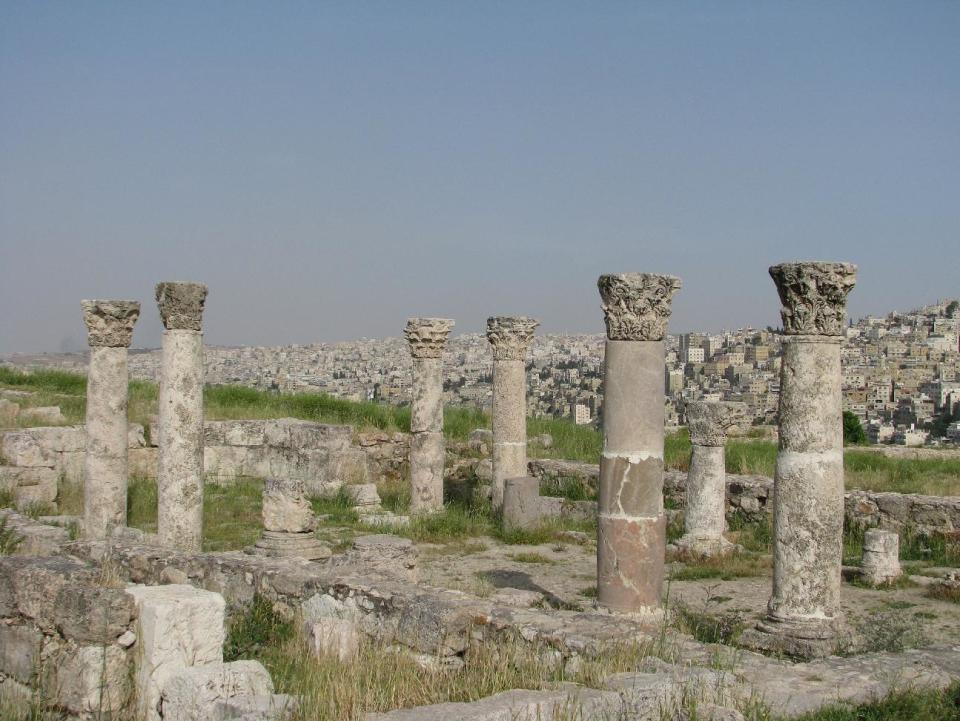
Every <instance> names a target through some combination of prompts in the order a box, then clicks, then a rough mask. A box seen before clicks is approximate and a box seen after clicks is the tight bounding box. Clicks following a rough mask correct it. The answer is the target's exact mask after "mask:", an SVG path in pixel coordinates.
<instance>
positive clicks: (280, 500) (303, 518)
mask: <svg viewBox="0 0 960 721" xmlns="http://www.w3.org/2000/svg"><path fill="white" fill-rule="evenodd" d="M263 529H264V530H263V536H262V537H261V538H260V540H259V541H257V542H256V544H254V552H255V553H258V554H260V555H263V556H272V557H296V558H306V559H308V560H311V561H315V560H317V559H320V558H329V556H330V549H329V548H327V547H326V546H325V545H324V544H322V543H320V541H319V540H317V537H316V536H315V535H314V531H315V530H316V529H317V517H316V516H315V515H314V513H313V507H312V506H311V505H310V502H309V501H308V500H307V492H306V486H305V484H304V481H303V480H300V479H288V478H268V479H267V480H266V483H265V485H264V489H263Z"/></svg>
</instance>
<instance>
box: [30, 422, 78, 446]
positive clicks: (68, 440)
mask: <svg viewBox="0 0 960 721" xmlns="http://www.w3.org/2000/svg"><path fill="white" fill-rule="evenodd" d="M26 432H27V433H29V434H30V435H31V436H32V437H33V438H34V439H36V441H37V442H38V443H39V444H40V446H41V447H42V448H44V449H45V450H47V451H50V452H53V453H78V452H84V451H86V449H87V433H86V430H85V429H84V427H83V426H53V427H49V428H28V429H26Z"/></svg>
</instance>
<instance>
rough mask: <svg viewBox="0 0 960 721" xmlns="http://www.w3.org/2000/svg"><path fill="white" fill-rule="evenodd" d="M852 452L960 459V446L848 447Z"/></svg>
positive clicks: (925, 458) (904, 457) (943, 459)
mask: <svg viewBox="0 0 960 721" xmlns="http://www.w3.org/2000/svg"><path fill="white" fill-rule="evenodd" d="M847 450H848V451H849V452H852V453H876V454H877V455H880V456H884V457H886V458H899V459H905V460H929V461H938V460H941V461H955V460H957V459H960V448H907V447H906V446H886V445H874V446H857V447H856V448H848V449H847Z"/></svg>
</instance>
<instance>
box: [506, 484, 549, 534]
mask: <svg viewBox="0 0 960 721" xmlns="http://www.w3.org/2000/svg"><path fill="white" fill-rule="evenodd" d="M539 521H540V481H539V480H537V479H536V478H533V477H531V476H521V477H519V478H507V479H505V480H504V486H503V527H504V528H505V529H507V530H512V529H517V528H532V527H533V526H535V525H536V524H537V523H539Z"/></svg>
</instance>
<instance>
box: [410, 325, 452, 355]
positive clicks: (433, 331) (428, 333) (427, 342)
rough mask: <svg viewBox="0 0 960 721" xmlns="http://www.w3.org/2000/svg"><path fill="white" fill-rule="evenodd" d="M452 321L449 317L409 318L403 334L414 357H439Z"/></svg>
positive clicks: (445, 343)
mask: <svg viewBox="0 0 960 721" xmlns="http://www.w3.org/2000/svg"><path fill="white" fill-rule="evenodd" d="M453 325H454V322H453V321H452V320H451V319H449V318H410V319H409V320H408V321H407V326H406V328H404V329H403V335H404V337H406V339H407V342H408V343H409V344H410V354H411V355H412V356H413V357H414V358H440V357H442V356H443V349H444V348H445V347H446V345H447V336H449V335H450V331H451V330H452V329H453Z"/></svg>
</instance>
